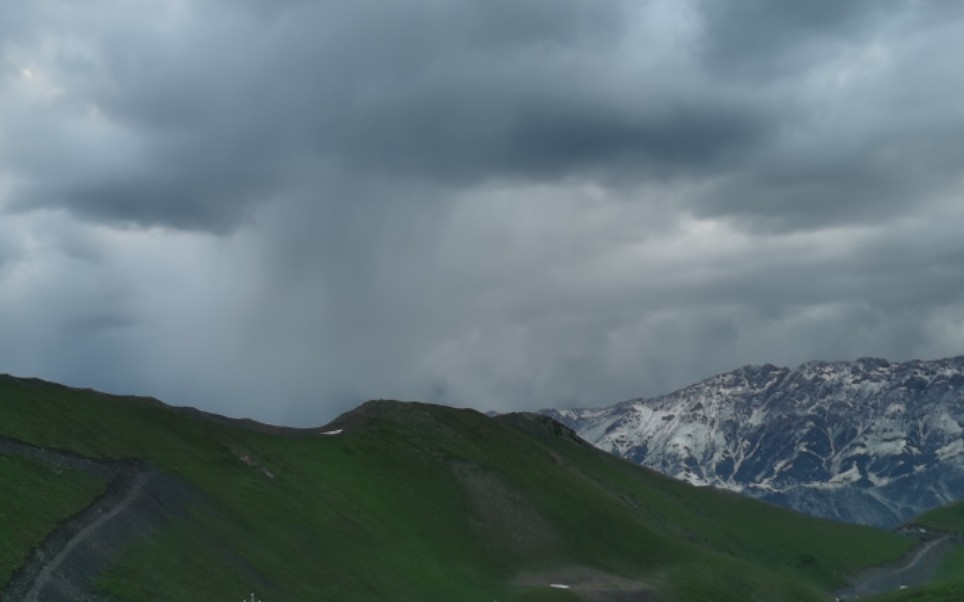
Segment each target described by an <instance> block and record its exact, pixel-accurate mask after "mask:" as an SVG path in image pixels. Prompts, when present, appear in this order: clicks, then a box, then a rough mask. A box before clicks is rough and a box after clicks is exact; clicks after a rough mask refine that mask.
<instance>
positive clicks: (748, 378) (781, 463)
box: [543, 357, 964, 527]
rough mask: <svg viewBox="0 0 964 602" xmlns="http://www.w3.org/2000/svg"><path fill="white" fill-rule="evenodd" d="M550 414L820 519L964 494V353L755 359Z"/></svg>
mask: <svg viewBox="0 0 964 602" xmlns="http://www.w3.org/2000/svg"><path fill="white" fill-rule="evenodd" d="M543 413H544V414H546V415H548V416H551V417H553V418H555V419H556V420H558V421H559V422H562V423H563V424H565V425H567V426H569V427H571V428H573V429H574V430H575V431H576V432H577V433H578V434H579V435H580V436H581V437H582V438H584V439H585V440H587V441H589V442H590V443H592V444H593V445H595V446H596V447H599V448H601V449H604V450H606V451H609V452H611V453H613V454H616V455H618V456H621V457H623V458H627V459H629V460H632V461H634V462H638V463H640V464H643V465H645V466H648V467H651V468H654V469H656V470H658V471H660V472H662V473H665V474H667V475H670V476H673V477H676V478H679V479H682V480H684V481H687V482H689V483H692V484H695V485H710V486H713V487H718V488H722V489H728V490H732V491H736V492H739V493H743V494H746V495H750V496H753V497H756V498H759V499H762V500H765V501H768V502H772V503H776V504H779V505H782V506H787V507H790V508H793V509H796V510H799V511H802V512H805V513H808V514H812V515H816V516H821V517H826V518H833V519H838V520H842V521H846V522H855V523H862V524H868V525H874V526H879V527H891V526H895V525H897V524H900V523H901V522H903V521H905V520H907V519H909V518H911V517H912V516H914V515H916V514H919V513H920V512H923V511H925V510H928V509H931V508H934V507H937V506H940V505H943V504H946V503H949V502H952V501H956V500H959V499H962V498H964V439H962V433H964V427H962V425H964V357H956V358H951V359H943V360H935V361H910V362H904V363H891V362H888V361H886V360H882V359H872V358H864V359H859V360H857V361H853V362H809V363H806V364H803V365H801V366H800V367H798V368H796V369H789V368H779V367H776V366H772V365H765V366H747V367H744V368H740V369H739V370H734V371H733V372H728V373H726V374H720V375H718V376H714V377H712V378H709V379H707V380H704V381H703V382H700V383H698V384H695V385H692V386H689V387H686V388H685V389H681V390H679V391H676V392H674V393H670V394H669V395H664V396H661V397H655V398H652V399H633V400H629V401H625V402H622V403H618V404H616V405H613V406H610V407H607V408H602V409H584V410H544V411H543Z"/></svg>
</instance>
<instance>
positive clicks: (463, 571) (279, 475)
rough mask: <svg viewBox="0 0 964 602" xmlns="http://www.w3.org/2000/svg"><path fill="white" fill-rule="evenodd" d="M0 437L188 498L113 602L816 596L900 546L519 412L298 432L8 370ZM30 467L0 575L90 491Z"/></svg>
mask: <svg viewBox="0 0 964 602" xmlns="http://www.w3.org/2000/svg"><path fill="white" fill-rule="evenodd" d="M337 429H341V433H340V434H337V435H324V434H321V431H322V430H337ZM0 435H3V436H6V437H10V438H13V439H17V440H19V441H23V442H26V443H29V444H32V445H36V446H44V447H48V448H56V449H61V450H67V451H70V452H74V453H76V454H81V455H84V456H88V457H94V458H136V459H140V460H143V461H144V462H146V463H148V464H149V465H150V466H151V467H152V468H153V469H156V470H158V471H161V472H163V473H164V474H166V475H171V476H173V477H174V478H175V479H176V480H178V481H179V482H180V483H182V484H184V485H185V486H186V487H187V488H188V489H190V490H191V491H192V492H193V494H192V495H191V496H188V497H187V498H185V499H186V500H187V501H185V502H184V503H185V511H183V512H179V513H175V514H176V515H177V518H175V519H172V520H169V521H167V522H166V523H165V524H164V525H163V526H162V527H160V528H158V529H154V530H152V531H150V532H148V533H145V534H144V535H143V536H142V537H140V538H139V539H136V540H133V541H131V542H130V543H129V544H128V545H125V546H124V548H123V549H122V550H121V552H120V553H118V554H117V556H116V558H114V559H113V561H112V562H111V563H110V565H109V566H108V568H107V569H106V570H105V571H103V573H102V574H101V575H99V576H98V578H97V580H96V587H97V588H99V593H100V594H101V595H105V596H108V597H112V598H116V599H118V600H202V599H204V600H221V599H223V600H240V599H241V598H242V597H244V596H246V595H248V593H249V592H256V594H257V596H258V597H259V598H261V599H262V600H264V602H275V601H281V600H284V601H289V600H306V601H308V600H310V601H318V600H337V601H351V600H392V601H404V600H412V601H419V602H421V601H425V600H446V601H460V600H465V601H469V600H473V601H475V600H499V601H503V602H504V601H513V600H515V601H543V600H544V601H553V600H559V601H563V600H627V599H654V600H701V601H702V600H720V601H724V600H734V601H737V600H738V601H741V602H743V601H746V600H760V601H767V602H771V601H779V600H828V599H832V597H830V596H829V594H828V593H827V592H829V591H830V590H831V589H832V588H833V587H835V586H836V585H838V584H839V583H840V582H841V580H842V579H843V578H844V576H845V575H847V574H849V573H852V572H854V571H856V570H858V569H860V568H861V567H864V566H867V565H870V564H875V563H880V562H884V561H887V560H890V559H893V558H896V557H898V556H900V555H901V554H902V553H903V552H904V551H905V550H906V549H907V548H908V547H909V546H911V545H912V543H913V542H912V541H911V540H910V539H908V538H904V537H901V536H899V535H896V534H892V533H885V532H880V531H876V530H873V529H869V528H864V527H858V526H849V525H842V524H837V523H831V522H828V521H823V520H818V519H813V518H809V517H805V516H802V515H799V514H796V513H793V512H789V511H786V510H782V509H779V508H775V507H771V506H767V505H764V504H762V503H759V502H756V501H753V500H749V499H745V498H742V497H739V496H736V495H731V494H727V493H723V492H718V491H713V490H708V489H697V488H693V487H690V486H688V485H685V484H682V483H679V482H676V481H672V480H670V479H667V478H665V477H662V476H660V475H658V474H655V473H653V472H651V471H648V470H645V469H642V468H640V467H638V466H635V465H632V464H630V463H628V462H625V461H622V460H619V459H617V458H614V457H611V456H609V455H607V454H604V453H602V452H599V451H598V450H595V449H594V448H592V447H590V446H589V445H587V444H585V443H583V442H582V441H580V440H579V439H577V438H576V437H575V436H574V435H573V433H572V432H571V431H569V430H568V429H565V428H564V427H562V426H560V425H559V424H557V423H555V422H552V421H550V420H548V419H547V418H544V417H539V416H535V415H529V414H512V415H507V416H501V417H498V418H488V417H486V416H483V415H482V414H479V413H478V412H475V411H471V410H456V409H451V408H446V407H441V406H433V405H426V404H416V403H400V402H392V401H375V402H369V403H367V404H365V405H363V406H361V407H360V408H358V409H356V410H355V411H353V412H350V413H348V414H346V415H344V416H342V417H341V418H339V419H338V420H336V421H335V422H334V423H332V424H331V425H329V426H328V427H326V428H325V429H309V430H294V429H282V428H272V427H264V426H261V425H256V424H254V423H246V422H242V421H232V420H226V419H218V418H216V417H211V416H208V415H204V414H202V413H199V412H196V411H190V410H180V409H174V408H170V407H167V406H164V405H163V404H160V403H159V402H156V401H153V400H148V399H142V398H129V397H115V396H109V395H104V394H100V393H96V392H93V391H80V390H76V389H70V388H67V387H62V386H59V385H54V384H50V383H45V382H42V381H37V380H24V379H16V378H12V377H0ZM44 471H47V472H49V468H45V467H43V466H40V465H36V464H35V463H31V462H30V461H28V460H23V459H17V458H14V457H12V456H6V455H4V454H3V453H2V452H0V482H3V483H4V484H8V483H16V484H17V488H18V489H17V492H18V493H16V494H11V493H5V494H0V527H3V528H4V533H6V532H7V531H6V529H7V528H8V527H9V525H10V524H11V522H10V519H9V517H10V516H17V517H18V521H19V522H23V523H27V524H28V525H29V528H28V529H26V530H25V531H24V532H23V534H22V535H20V536H18V537H16V538H9V537H4V538H2V539H0V583H3V582H4V580H5V579H6V578H8V575H9V572H10V571H11V570H12V567H15V566H17V565H18V563H20V562H23V559H25V558H26V557H27V555H28V554H29V552H30V550H31V549H32V547H33V546H35V545H37V542H38V539H39V538H40V537H42V533H44V532H46V531H49V530H50V529H52V528H53V527H54V526H55V525H56V524H57V522H58V521H59V520H61V519H62V518H63V517H65V516H67V515H70V514H71V513H73V512H75V511H76V510H77V508H79V507H82V506H83V505H84V504H86V503H88V501H89V500H90V499H92V498H93V497H95V496H97V495H98V493H99V492H100V491H102V489H103V487H104V483H103V482H99V481H98V480H97V479H94V478H91V477H89V476H85V475H79V474H73V473H72V472H71V471H69V470H65V471H60V472H59V473H57V474H53V475H51V474H47V472H44ZM7 491H8V492H9V491H10V490H9V489H7ZM50 492H54V493H50ZM25 507H26V508H28V509H29V510H27V511H25V510H24V508H25ZM4 520H6V521H7V522H6V523H5V522H3V521H4ZM15 522H16V521H15ZM4 571H6V572H4ZM551 583H564V584H570V585H572V586H573V587H572V588H571V589H569V590H566V589H556V588H551V587H549V585H550V584H551Z"/></svg>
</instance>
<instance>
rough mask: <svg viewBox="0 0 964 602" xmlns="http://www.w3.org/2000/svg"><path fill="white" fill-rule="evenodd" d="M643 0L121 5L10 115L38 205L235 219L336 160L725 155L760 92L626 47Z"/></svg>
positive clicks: (605, 168) (464, 175)
mask: <svg viewBox="0 0 964 602" xmlns="http://www.w3.org/2000/svg"><path fill="white" fill-rule="evenodd" d="M57 8H60V7H57ZM215 9H216V10H215ZM129 10H130V9H129ZM50 12H52V13H56V10H54V9H51V10H50ZM631 17H632V13H631V10H630V8H629V7H628V5H626V4H623V3H611V2H592V1H567V2H553V3H543V2H533V3H527V4H525V5H523V6H520V5H518V4H516V3H506V2H494V3H477V2H453V3H448V4H446V5H444V6H442V5H438V4H437V3H429V2H422V3H414V4H411V3H408V4H406V5H405V6H404V7H401V6H400V5H397V4H393V3H377V4H375V5H370V4H366V5H365V6H359V5H357V4H356V3H343V2H330V3H299V4H291V5H287V6H286V8H285V9H284V10H281V9H275V10H274V11H272V12H271V13H270V14H267V15H265V14H261V13H258V12H251V13H246V12H243V11H242V10H240V9H238V8H237V7H236V5H233V4H223V5H217V4H215V5H211V4H202V5H196V6H181V7H180V8H179V10H174V9H171V10H170V11H168V12H167V13H164V14H162V15H160V16H157V17H155V19H143V18H138V16H136V15H124V14H123V13H122V14H121V15H118V16H117V17H114V18H107V19H105V22H104V23H99V22H98V23H88V27H90V28H91V31H87V32H84V33H85V34H90V35H89V37H85V38H84V40H83V42H84V43H83V44H80V45H78V46H77V47H74V46H71V45H69V44H66V43H65V44H64V47H62V48H55V50H54V52H53V56H52V57H51V58H50V61H49V63H48V64H47V68H48V69H50V70H51V71H53V72H54V73H52V76H56V77H57V78H58V79H59V80H60V81H61V82H62V87H63V91H62V94H61V96H60V97H58V99H57V100H56V102H54V103H51V104H50V105H49V106H46V107H44V108H42V109H28V110H25V111H24V112H25V114H24V115H23V116H22V117H21V119H19V120H18V121H17V123H11V124H8V125H7V129H8V132H9V133H8V135H10V136H11V137H14V138H15V139H17V140H20V141H21V143H20V144H18V145H16V146H14V147H11V148H7V149H6V151H5V153H4V161H5V162H6V163H7V164H9V165H11V166H12V167H13V168H14V169H16V171H17V173H18V175H19V176H20V178H21V179H22V180H23V182H22V189H21V191H20V194H19V195H18V197H17V199H16V200H17V204H18V205H19V206H21V207H36V206H64V207H67V208H69V209H70V210H71V211H74V212H77V213H80V214H84V215H87V216H90V217H92V218H94V219H99V218H104V219H111V218H113V219H119V220H130V221H134V222H136V223H140V224H153V223H158V224H166V225H171V226H174V227H181V228H212V229H215V230H223V229H224V228H227V227H231V225H232V224H234V223H236V221H237V219H238V218H239V217H241V216H243V215H244V214H245V212H246V210H247V208H249V207H250V206H252V205H255V204H258V203H263V202H267V201H269V200H271V199H272V198H274V197H275V196H277V195H280V194H284V193H285V192H286V191H287V190H288V189H289V188H291V187H292V186H297V185H298V182H299V180H300V179H303V178H304V177H305V172H306V171H311V170H313V169H315V168H316V167H317V166H318V165H319V164H321V165H327V164H332V163H333V164H337V165H340V166H341V167H342V168H343V169H345V170H348V171H351V172H355V173H357V174H359V176H368V175H372V174H375V175H378V174H387V175H389V176H401V177H415V178H419V179H426V180H429V181H433V182H439V183H442V182H448V183H450V184H451V185H465V184H468V183H472V182H477V181H480V180H484V179H486V178H490V177H514V178H522V179H529V178H543V179H546V178H549V179H551V178H557V177H560V176H564V175H568V176H571V175H575V174H578V173H580V172H582V171H589V172H593V173H596V174H600V173H601V174H602V175H604V176H605V175H606V174H607V173H609V174H611V175H616V176H617V177H620V176H622V175H624V172H625V173H631V174H633V177H636V178H638V177H642V176H652V175H664V176H666V175H678V174H679V173H680V171H687V170H703V169H708V168H710V167H711V166H715V165H717V164H719V163H721V162H725V161H727V160H729V159H730V158H731V157H733V156H737V155H739V154H740V153H742V152H744V151H745V149H746V148H747V147H748V146H752V145H753V144H754V143H755V142H757V141H758V140H759V139H760V138H762V137H763V136H764V130H765V128H766V120H765V117H764V116H765V114H766V110H765V109H764V110H761V107H759V106H754V105H753V104H751V103H742V102H731V101H727V100H725V99H722V98H719V97H710V96H704V95H702V94H701V91H700V90H698V89H695V90H694V89H689V87H688V86H687V84H686V82H685V81H681V82H679V84H678V85H677V84H676V83H674V82H673V81H669V82H668V85H667V86H660V87H655V86H652V87H651V86H650V84H649V83H648V82H647V81H646V80H647V79H648V77H649V76H650V75H652V69H646V68H638V67H636V66H635V64H634V61H633V60H632V59H633V57H631V56H630V57H625V56H621V55H620V54H619V49H620V45H621V44H622V43H624V41H625V40H626V38H627V37H628V36H630V35H631V32H630V31H628V26H629V23H631ZM53 23H54V24H55V25H56V26H57V27H61V28H64V27H67V25H65V24H64V23H63V22H61V21H56V20H54V21H53ZM81 23H83V21H81ZM45 24H46V22H44V21H42V20H40V25H41V26H43V25H45ZM43 33H48V32H44V31H42V29H40V30H38V37H39V36H40V35H41V34H43ZM53 33H54V34H56V33H60V32H57V31H54V32H53ZM70 33H74V32H70ZM24 43H27V42H24ZM620 70H621V71H620ZM95 111H96V113H94V112H95ZM65 118H73V119H75V120H78V121H81V122H82V124H83V127H76V128H74V130H73V131H65V128H64V127H63V123H62V121H63V119H65ZM613 172H617V173H615V174H613ZM323 192H324V191H322V193H323Z"/></svg>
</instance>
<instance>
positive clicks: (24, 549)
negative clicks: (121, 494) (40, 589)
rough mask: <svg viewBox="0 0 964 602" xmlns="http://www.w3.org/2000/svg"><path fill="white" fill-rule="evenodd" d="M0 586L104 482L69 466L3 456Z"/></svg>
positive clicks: (0, 469)
mask: <svg viewBox="0 0 964 602" xmlns="http://www.w3.org/2000/svg"><path fill="white" fill-rule="evenodd" d="M0 483H2V486H0V533H2V534H3V541H2V545H0V585H2V584H4V583H6V582H7V581H8V580H9V579H10V575H11V574H12V573H13V571H14V570H15V569H16V568H17V567H19V566H20V565H21V564H23V562H24V561H25V560H26V558H27V555H28V554H29V553H30V551H31V550H33V548H35V547H36V546H37V545H38V544H40V542H41V541H42V540H43V538H44V536H45V535H46V534H47V533H48V532H49V531H50V530H51V529H52V528H53V527H54V526H55V525H56V524H57V523H58V522H60V521H61V520H63V519H65V518H67V517H69V516H71V515H73V514H75V513H77V512H78V511H80V510H81V509H83V508H84V507H85V506H87V505H88V504H90V503H91V502H92V501H93V500H94V498H96V497H97V496H98V495H100V494H101V493H103V491H104V489H105V487H106V484H105V483H103V482H100V481H99V480H97V479H95V478H93V477H90V476H87V475H84V474H81V473H78V472H75V471H71V470H67V469H57V470H55V469H53V468H51V467H49V466H45V465H41V464H37V463H34V462H30V461H28V460H25V459H23V458H19V457H16V456H4V455H0Z"/></svg>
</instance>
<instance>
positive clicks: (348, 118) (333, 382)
mask: <svg viewBox="0 0 964 602" xmlns="http://www.w3.org/2000/svg"><path fill="white" fill-rule="evenodd" d="M962 53H964V5H962V4H960V3H952V2H939V1H933V2H928V1H910V0H908V1H900V0H894V1H889V2H880V1H879V0H854V1H850V2H840V1H839V0H809V1H801V2H793V3H785V2H771V1H769V0H632V1H628V0H627V1H623V0H444V1H443V0H407V1H406V2H398V1H397V0H366V1H365V2H358V1H357V0H145V1H143V2H133V1H130V0H87V1H85V2H82V3H78V2H74V1H73V0H36V1H32V2H5V3H3V4H2V5H0V372H6V373H12V374H16V375H20V376H37V377H41V378H44V379H47V380H54V381H58V382H62V383H66V384H69V385H72V386H81V387H93V388H97V389H101V390H105V391H110V392H115V393H125V394H126V393H133V394H141V395H151V396H155V397H158V398H160V399H162V400H164V401H166V402H168V403H172V404H175V405H191V406H196V407H199V408H202V409H204V410H208V411H212V412H217V413H222V414H226V415H229V416H250V417H253V418H256V419H259V420H264V421H268V422H272V423H276V424H288V425H297V426H308V425H316V424H322V423H324V422H326V421H328V420H330V419H332V418H334V417H335V416H336V415H337V414H339V413H340V412H342V411H345V410H347V409H350V408H351V407H353V406H355V405H357V404H358V403H360V402H362V401H365V400H367V399H372V398H394V399H405V400H422V401H428V402H435V403H445V404H449V405H454V406H460V407H474V408H477V409H480V410H497V411H508V410H527V409H536V408H543V407H557V408H564V407H566V408H567V407H593V406H601V405H608V404H612V403H615V402H618V401H621V400H624V399H629V398H635V397H646V396H653V395H658V394H662V393H667V392H670V391H672V390H675V389H677V388H680V387H682V386H686V385H688V384H691V383H694V382H697V381H699V380H701V379H703V378H706V377H709V376H711V375H713V374H716V373H719V372H724V371H728V370H732V369H735V368H738V367H740V366H742V365H746V364H763V363H773V364H777V365H787V366H794V365H797V364H799V363H802V362H805V361H808V360H813V359H823V360H848V359H856V358H859V357H865V356H873V357H884V358H887V359H890V360H894V361H899V360H907V359H911V358H922V359H929V358H938V357H947V356H954V355H960V354H962V353H964V235H962V230H964V228H962V226H964V199H962V177H964V103H962V102H961V99H962V98H964V72H962V71H961V68H960V56H961V55H962Z"/></svg>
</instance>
